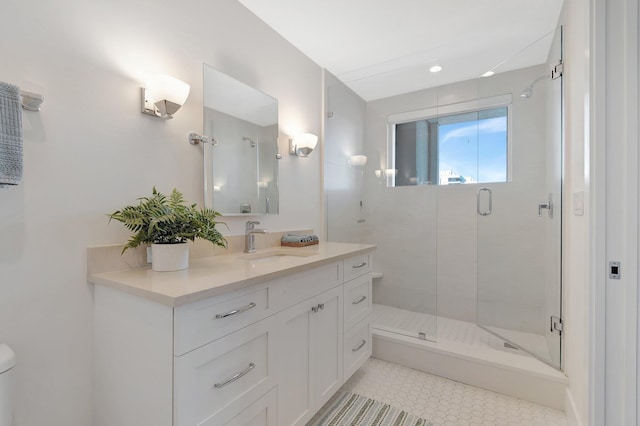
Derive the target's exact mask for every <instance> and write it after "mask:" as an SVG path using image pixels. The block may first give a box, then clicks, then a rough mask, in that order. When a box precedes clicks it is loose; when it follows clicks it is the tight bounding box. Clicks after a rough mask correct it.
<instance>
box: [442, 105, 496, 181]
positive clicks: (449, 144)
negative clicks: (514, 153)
mask: <svg viewBox="0 0 640 426" xmlns="http://www.w3.org/2000/svg"><path fill="white" fill-rule="evenodd" d="M503 110H504V115H501V116H498V117H491V118H484V119H476V120H471V121H462V122H459V123H452V124H440V126H439V134H438V140H439V147H438V157H439V167H438V169H439V170H440V171H443V170H451V171H453V173H455V174H459V175H462V176H465V177H468V178H471V179H472V181H473V182H506V181H507V116H506V108H504V109H503Z"/></svg>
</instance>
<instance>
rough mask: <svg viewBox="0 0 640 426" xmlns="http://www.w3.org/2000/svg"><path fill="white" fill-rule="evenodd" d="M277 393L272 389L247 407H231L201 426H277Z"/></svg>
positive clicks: (275, 389)
mask: <svg viewBox="0 0 640 426" xmlns="http://www.w3.org/2000/svg"><path fill="white" fill-rule="evenodd" d="M277 406H278V392H277V388H275V387H274V388H272V389H271V390H270V391H269V392H268V393H267V394H266V395H263V396H261V397H260V398H259V399H258V400H257V401H255V402H253V403H251V404H250V405H249V406H242V407H239V408H236V407H233V408H231V409H227V410H225V411H224V412H223V413H221V414H220V415H219V416H216V417H215V418H213V419H211V421H210V422H206V423H203V426H209V425H211V426H217V425H224V426H278V410H277V408H278V407H277Z"/></svg>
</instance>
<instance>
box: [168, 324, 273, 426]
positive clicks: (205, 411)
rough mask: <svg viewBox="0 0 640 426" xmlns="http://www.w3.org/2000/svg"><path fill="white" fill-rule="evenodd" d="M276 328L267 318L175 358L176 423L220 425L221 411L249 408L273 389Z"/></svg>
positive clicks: (189, 425)
mask: <svg viewBox="0 0 640 426" xmlns="http://www.w3.org/2000/svg"><path fill="white" fill-rule="evenodd" d="M275 329H276V327H275V318H274V317H271V318H267V319H265V320H262V321H260V322H258V323H256V324H252V325H250V326H247V327H245V328H243V329H241V330H239V331H237V332H235V333H233V334H230V335H228V336H225V337H223V338H221V339H218V340H216V341H215V342H212V343H209V344H207V345H205V346H203V347H201V348H198V349H196V350H194V351H192V352H189V353H187V354H185V355H182V356H177V357H174V404H175V406H174V417H175V424H176V425H177V426H193V425H199V424H203V425H209V424H211V425H213V424H219V422H218V421H217V420H215V418H216V416H217V415H218V414H220V413H221V412H222V410H225V409H226V408H229V409H233V408H234V407H236V408H238V409H241V407H246V406H248V405H249V404H251V402H252V401H255V400H257V399H258V398H259V397H260V395H263V394H264V393H266V392H267V391H268V390H269V389H270V388H272V387H273V386H274V385H275V384H276V379H275V364H274V362H275V356H274V348H275V337H274V333H275ZM238 412H239V411H238Z"/></svg>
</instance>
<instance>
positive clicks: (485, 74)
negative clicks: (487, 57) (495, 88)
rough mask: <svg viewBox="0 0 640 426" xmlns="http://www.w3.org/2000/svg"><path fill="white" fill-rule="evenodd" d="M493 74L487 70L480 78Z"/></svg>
mask: <svg viewBox="0 0 640 426" xmlns="http://www.w3.org/2000/svg"><path fill="white" fill-rule="evenodd" d="M494 74H495V72H493V71H491V70H489V71H487V72H485V73H484V74H482V77H491V76H492V75H494Z"/></svg>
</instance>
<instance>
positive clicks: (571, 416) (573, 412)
mask: <svg viewBox="0 0 640 426" xmlns="http://www.w3.org/2000/svg"><path fill="white" fill-rule="evenodd" d="M564 413H565V415H566V416H567V424H568V425H569V426H583V423H582V420H580V416H579V415H578V409H577V408H576V404H575V401H574V400H573V395H571V391H570V390H569V388H568V387H567V390H566V392H565V400H564Z"/></svg>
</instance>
